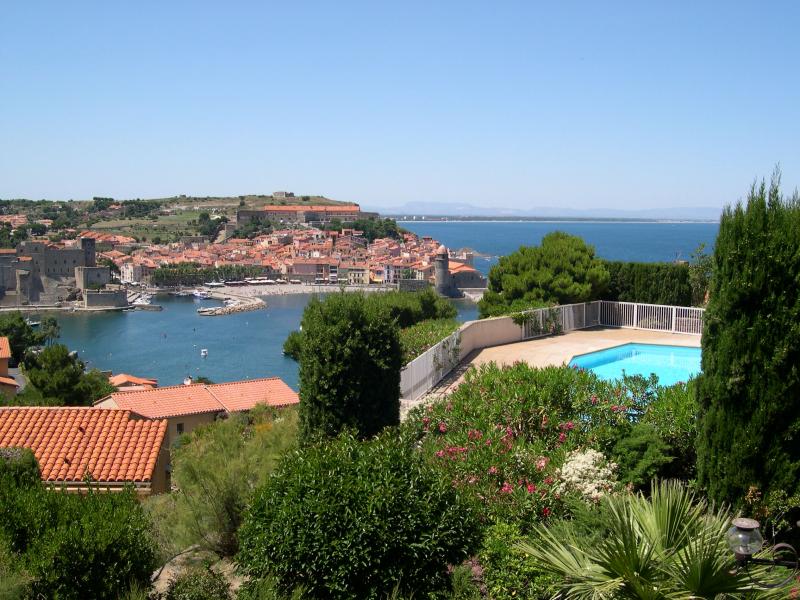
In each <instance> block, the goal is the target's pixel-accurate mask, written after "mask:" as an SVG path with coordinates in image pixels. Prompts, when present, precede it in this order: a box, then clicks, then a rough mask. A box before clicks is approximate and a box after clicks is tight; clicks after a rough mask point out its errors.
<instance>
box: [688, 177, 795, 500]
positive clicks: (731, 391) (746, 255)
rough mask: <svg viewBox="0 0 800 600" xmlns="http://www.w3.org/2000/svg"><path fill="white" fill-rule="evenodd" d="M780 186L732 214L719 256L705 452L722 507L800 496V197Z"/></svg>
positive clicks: (708, 327)
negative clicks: (756, 498) (780, 494)
mask: <svg viewBox="0 0 800 600" xmlns="http://www.w3.org/2000/svg"><path fill="white" fill-rule="evenodd" d="M779 184H780V177H779V174H778V173H777V172H776V174H775V175H774V176H773V179H772V182H771V183H770V185H769V186H767V184H766V183H765V182H764V181H762V182H761V184H760V185H753V187H752V188H751V189H750V193H749V195H748V198H747V201H746V203H745V204H744V205H743V204H741V203H740V204H738V205H737V206H735V207H732V208H727V209H726V210H725V211H724V213H723V215H722V220H721V222H720V228H719V235H718V237H717V242H716V245H715V249H714V257H713V278H712V280H711V289H710V299H709V303H708V308H707V310H706V316H705V331H704V332H703V340H702V345H703V358H702V367H703V369H702V370H703V373H702V375H701V378H700V382H699V387H698V390H699V395H698V402H699V405H700V432H699V435H698V449H697V454H698V479H699V482H700V483H701V485H703V486H705V488H706V489H707V490H708V493H709V495H710V496H711V498H712V499H714V500H716V501H727V502H740V501H741V500H742V498H743V496H745V495H746V494H750V495H751V494H752V493H757V494H762V493H763V494H764V496H766V495H767V494H769V493H770V492H775V491H780V490H782V491H785V492H786V494H788V495H792V494H793V493H797V492H800V440H798V432H800V401H799V400H798V398H800V369H798V365H800V326H798V323H800V285H798V282H799V281H800V197H798V195H797V194H796V193H795V195H794V196H793V197H792V198H790V199H787V198H785V197H783V196H782V194H781V191H780V185H779Z"/></svg>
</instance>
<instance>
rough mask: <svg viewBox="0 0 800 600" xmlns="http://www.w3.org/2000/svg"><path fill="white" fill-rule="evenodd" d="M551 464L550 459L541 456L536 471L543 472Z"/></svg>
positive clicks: (537, 461)
mask: <svg viewBox="0 0 800 600" xmlns="http://www.w3.org/2000/svg"><path fill="white" fill-rule="evenodd" d="M549 462H550V459H549V458H547V457H546V456H540V457H539V458H537V459H536V470H537V471H539V472H541V471H544V470H545V469H546V468H547V463H549Z"/></svg>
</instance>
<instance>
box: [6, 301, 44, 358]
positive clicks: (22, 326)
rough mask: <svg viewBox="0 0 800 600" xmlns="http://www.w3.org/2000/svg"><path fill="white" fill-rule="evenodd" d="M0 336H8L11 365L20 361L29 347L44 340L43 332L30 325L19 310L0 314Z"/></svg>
mask: <svg viewBox="0 0 800 600" xmlns="http://www.w3.org/2000/svg"><path fill="white" fill-rule="evenodd" d="M48 323H49V321H48ZM50 331H52V330H51V329H50V328H49V327H48V332H50ZM0 336H3V337H7V338H8V343H9V345H10V346H11V363H12V366H13V365H17V364H19V363H20V361H22V358H23V357H24V356H25V352H27V350H28V349H29V348H31V347H33V346H38V345H40V344H42V343H43V342H44V341H45V339H44V336H43V334H42V333H40V332H38V331H36V330H35V329H34V328H33V327H31V326H30V324H29V323H28V322H27V321H26V320H25V317H23V316H22V313H21V312H19V311H15V312H11V313H4V314H2V315H0Z"/></svg>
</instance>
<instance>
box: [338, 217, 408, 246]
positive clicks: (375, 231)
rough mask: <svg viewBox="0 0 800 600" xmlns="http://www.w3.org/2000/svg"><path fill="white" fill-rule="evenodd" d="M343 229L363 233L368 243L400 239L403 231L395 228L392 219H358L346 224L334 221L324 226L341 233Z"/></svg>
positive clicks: (395, 225)
mask: <svg viewBox="0 0 800 600" xmlns="http://www.w3.org/2000/svg"><path fill="white" fill-rule="evenodd" d="M343 227H346V228H347V229H355V230H357V231H361V232H363V234H364V238H365V239H366V240H367V241H368V242H370V243H371V242H373V241H375V240H377V239H380V238H393V239H396V240H399V239H402V237H403V233H404V231H405V230H404V229H402V228H400V227H398V226H397V221H395V220H394V219H358V220H356V221H352V222H347V223H342V222H341V221H340V220H338V219H334V220H332V221H331V222H330V223H328V224H326V225H325V227H324V228H325V229H327V230H332V231H341V229H342V228H343Z"/></svg>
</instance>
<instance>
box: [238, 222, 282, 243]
mask: <svg viewBox="0 0 800 600" xmlns="http://www.w3.org/2000/svg"><path fill="white" fill-rule="evenodd" d="M275 229H280V223H277V224H276V223H274V222H272V221H270V220H269V219H263V218H261V217H253V218H251V219H250V220H249V221H248V222H247V223H245V224H244V225H240V226H239V227H237V228H236V231H234V232H233V237H235V238H246V239H248V240H252V239H253V238H256V237H258V236H260V235H267V234H270V233H272V232H273V231H274V230H275Z"/></svg>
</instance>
